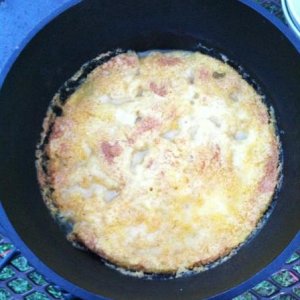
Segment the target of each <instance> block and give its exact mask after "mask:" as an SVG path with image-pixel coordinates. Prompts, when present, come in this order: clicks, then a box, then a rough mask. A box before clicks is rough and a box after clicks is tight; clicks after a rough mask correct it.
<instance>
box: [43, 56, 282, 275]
mask: <svg viewBox="0 0 300 300" xmlns="http://www.w3.org/2000/svg"><path fill="white" fill-rule="evenodd" d="M62 109H63V114H62V116H60V117H57V118H56V119H55V121H54V120H53V115H51V114H49V115H48V119H47V120H46V121H45V124H44V128H45V130H46V131H49V126H50V125H49V124H48V123H51V122H54V125H53V128H52V131H51V134H50V138H49V143H48V145H47V146H46V147H45V150H44V152H45V153H46V154H47V156H48V157H49V162H48V164H47V174H45V173H44V172H43V170H42V168H41V164H40V163H38V179H39V182H40V184H41V187H42V189H43V191H44V197H45V199H46V202H47V203H49V202H50V204H52V205H53V206H52V208H53V207H55V210H57V211H58V212H59V213H60V214H61V215H62V216H64V217H65V218H66V219H67V220H68V219H69V220H72V222H73V224H74V228H73V238H74V237H75V238H76V239H77V240H78V241H80V242H82V243H83V244H84V245H85V246H86V247H87V248H88V249H90V250H91V251H93V252H95V253H97V254H99V255H100V256H102V257H104V258H105V259H107V260H109V261H111V262H113V263H115V264H117V265H119V266H123V267H125V268H129V269H134V270H139V271H140V270H141V271H145V272H158V273H167V272H176V271H178V270H182V269H191V268H194V267H198V266H203V265H206V264H208V263H211V262H214V261H216V260H217V259H218V258H220V257H224V256H225V255H227V254H229V253H230V251H231V250H232V249H234V248H235V247H237V246H238V245H239V244H240V243H242V242H243V241H245V239H246V238H247V237H248V236H249V234H250V233H251V232H252V231H253V230H254V228H255V227H256V225H257V223H258V221H259V220H260V218H261V216H262V214H263V213H264V212H265V211H266V209H267V207H268V205H269V203H270V201H271V199H272V195H273V193H274V190H275V187H276V184H277V178H278V172H279V164H278V162H279V143H278V140H277V137H276V135H275V130H274V124H273V120H272V119H271V118H270V116H269V114H268V111H267V108H266V107H265V105H264V104H263V103H262V101H261V97H260V96H259V95H258V94H257V93H256V92H255V91H254V89H253V88H252V87H250V85H248V84H247V83H246V82H245V81H244V80H243V79H242V78H241V77H240V76H239V75H238V74H237V73H236V72H235V71H234V70H233V69H232V68H231V67H229V66H228V65H226V64H224V63H222V62H220V61H217V60H215V59H213V58H211V57H208V56H205V55H202V54H200V53H194V54H192V53H188V52H179V51H177V52H170V53H159V52H153V53H151V54H150V55H148V56H147V57H143V58H139V57H138V56H137V55H136V54H135V53H133V52H128V53H125V54H120V55H117V56H116V57H114V58H112V59H110V60H109V61H108V62H107V63H104V64H103V65H101V66H99V67H98V68H96V69H95V70H94V71H93V72H92V73H91V74H89V76H88V78H87V80H86V81H85V82H84V83H83V84H82V85H81V87H80V88H79V89H78V90H77V91H76V92H75V93H74V94H72V95H71V96H70V97H69V99H68V100H67V102H66V104H65V105H64V106H63V107H62ZM38 157H39V160H38V161H41V157H42V154H41V153H39V155H38ZM46 186H51V188H53V190H54V191H53V193H52V194H51V199H50V198H49V194H47V193H45V190H46ZM46 194H47V195H48V196H47V195H46Z"/></svg>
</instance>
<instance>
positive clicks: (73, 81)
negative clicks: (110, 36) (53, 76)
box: [58, 49, 127, 104]
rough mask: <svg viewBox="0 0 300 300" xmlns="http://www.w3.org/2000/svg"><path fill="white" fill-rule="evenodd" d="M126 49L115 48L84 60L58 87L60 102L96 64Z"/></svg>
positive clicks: (98, 64) (73, 90)
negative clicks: (73, 73) (77, 69)
mask: <svg viewBox="0 0 300 300" xmlns="http://www.w3.org/2000/svg"><path fill="white" fill-rule="evenodd" d="M126 51H127V50H122V49H116V50H113V51H111V52H108V53H106V54H104V55H99V56H98V57H96V58H93V59H92V60H90V61H88V62H86V63H85V64H84V65H83V66H82V67H81V68H80V70H79V71H78V72H77V73H76V74H75V75H73V76H72V77H71V78H70V79H68V80H67V81H66V82H65V83H64V84H63V85H62V86H61V87H60V88H59V90H58V95H59V100H60V102H61V104H65V102H66V100H67V99H68V98H69V97H70V96H71V95H72V94H73V93H74V92H75V91H76V90H77V89H78V87H79V86H80V85H81V84H82V83H84V81H85V80H86V78H87V76H88V75H89V73H91V72H92V71H93V70H94V69H96V68H97V67H98V66H100V65H102V64H104V63H106V62H107V61H109V60H110V59H111V58H112V57H114V56H117V55H119V54H121V53H125V52H126Z"/></svg>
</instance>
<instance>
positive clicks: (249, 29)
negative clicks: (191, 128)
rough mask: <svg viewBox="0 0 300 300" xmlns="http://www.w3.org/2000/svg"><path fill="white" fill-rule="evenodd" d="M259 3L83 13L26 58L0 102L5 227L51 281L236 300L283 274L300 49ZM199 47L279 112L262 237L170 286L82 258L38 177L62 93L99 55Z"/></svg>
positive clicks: (295, 197)
mask: <svg viewBox="0 0 300 300" xmlns="http://www.w3.org/2000/svg"><path fill="white" fill-rule="evenodd" d="M251 3H252V1H251V0H249V1H246V0H243V1H236V0H227V1H221V0H197V1H196V0H187V1H175V0H173V1H159V0H152V1H146V0H141V1H133V0H126V1H109V0H98V1H97V0H95V1H83V2H81V3H79V4H77V5H75V6H74V7H72V8H71V9H68V10H67V11H66V12H64V13H62V14H61V15H60V16H59V17H57V18H56V19H54V20H53V21H52V22H51V23H50V24H49V25H47V26H46V27H45V28H43V29H42V30H41V31H40V32H39V33H38V34H37V35H36V36H35V37H34V38H33V39H32V40H31V41H30V42H29V43H28V45H27V46H26V48H25V49H24V50H23V51H22V53H21V55H20V56H19V57H18V59H17V60H16V62H15V63H14V65H13V67H12V68H11V70H10V72H9V74H8V76H7V77H6V79H5V81H4V84H3V87H2V90H1V94H0V97H1V98H0V104H1V106H0V107H1V109H0V198H1V201H2V208H1V222H2V223H3V224H4V225H5V227H6V229H7V230H8V232H9V234H10V237H11V238H12V240H13V241H14V242H15V243H16V245H17V246H18V247H19V248H20V249H21V251H22V252H23V253H24V254H25V255H26V256H27V257H28V258H29V260H30V261H31V263H32V264H33V265H35V266H36V267H37V268H38V269H39V271H40V272H42V273H44V274H45V275H46V276H47V277H48V278H50V280H53V281H54V282H55V283H58V284H60V285H61V286H63V287H64V288H66V289H67V290H68V291H70V292H72V293H74V294H75V295H76V296H79V297H81V298H84V299H103V298H112V299H131V300H134V299H137V300H143V299H149V300H150V299H202V298H208V297H214V296H217V295H219V296H217V297H218V298H221V299H229V298H230V297H232V296H234V295H235V294H236V293H238V292H240V291H241V289H242V288H244V287H245V286H246V284H244V285H242V286H240V287H239V288H235V289H233V288H234V287H235V286H238V285H239V284H241V283H242V282H244V281H246V280H247V279H249V278H251V277H252V276H254V275H255V274H256V273H258V272H260V273H259V275H258V276H256V277H254V278H256V279H254V280H252V281H251V283H252V284H254V283H255V282H256V281H257V280H258V279H259V278H260V279H261V277H259V276H262V275H266V274H268V272H269V273H270V272H271V271H272V270H274V266H275V265H276V264H275V265H274V263H272V262H273V261H274V259H275V258H276V257H278V256H279V255H280V254H281V255H280V256H279V260H278V259H277V263H278V262H280V258H281V261H282V259H283V258H284V257H285V256H286V255H288V253H290V252H291V249H292V248H293V247H294V246H295V244H297V243H298V244H300V235H299V234H298V236H297V237H296V238H295V236H296V234H297V233H298V231H299V228H300V221H299V219H300V196H299V186H300V168H299V167H300V56H299V52H298V51H299V49H300V46H299V43H298V44H296V43H297V42H296V41H294V40H293V39H292V37H291V36H290V35H289V33H287V32H284V31H283V25H282V26H281V25H279V23H278V22H276V21H274V20H273V19H272V18H271V17H268V18H269V19H270V20H271V21H272V22H273V24H272V22H270V21H268V20H267V19H266V18H264V17H263V16H262V15H261V14H259V13H258V12H257V11H255V10H254V9H253V8H255V7H256V6H255V5H254V4H251ZM245 4H248V5H250V6H252V9H251V8H250V7H249V6H247V5H245ZM261 13H263V14H265V13H264V12H262V11H261ZM275 25H276V26H275ZM199 43H201V44H202V45H206V46H208V47H211V48H213V49H214V51H212V52H211V53H212V54H213V55H214V53H218V52H222V53H224V54H226V55H227V56H228V57H229V58H230V59H231V60H232V61H234V62H235V63H234V65H235V66H237V65H239V64H240V65H242V66H243V67H244V68H245V70H246V71H247V72H248V74H249V75H250V78H252V79H255V82H256V83H255V84H254V85H255V87H256V88H258V86H260V88H261V89H262V91H263V92H264V94H265V95H266V102H267V104H268V105H272V106H273V107H274V110H275V114H276V116H277V121H278V128H279V134H280V139H281V142H282V148H283V161H284V164H283V176H284V177H283V183H282V187H281V189H280V191H279V192H278V197H277V200H276V203H275V205H274V209H273V212H272V213H271V216H270V218H269V220H268V221H267V223H266V224H265V226H263V228H262V229H261V230H260V232H258V233H257V234H256V236H255V237H254V238H252V240H251V241H249V242H248V243H247V244H246V245H244V246H243V247H242V248H241V249H240V250H239V251H238V253H237V254H236V255H234V256H233V257H232V258H231V259H230V260H228V261H226V262H225V263H223V264H220V265H218V266H217V267H215V268H212V269H211V270H209V271H206V272H203V273H200V274H198V275H194V276H189V277H185V278H178V279H171V280H162V279H161V278H158V279H154V280H145V279H138V278H133V277H129V276H125V275H122V274H120V273H118V272H117V271H114V270H112V269H110V268H108V267H106V266H105V265H104V264H103V263H102V262H101V261H99V259H98V258H97V257H96V256H94V255H90V254H88V253H85V252H81V251H79V250H76V249H75V248H73V247H72V246H71V245H70V243H68V242H67V241H66V239H65V237H64V235H63V233H62V232H61V231H60V230H59V228H58V226H57V225H56V224H55V223H54V222H53V220H52V218H51V217H50V215H49V213H48V211H47V209H46V207H45V205H44V203H43V201H42V198H41V195H40V191H39V186H38V184H37V179H36V170H35V166H34V160H35V157H34V153H35V146H36V143H37V141H38V139H39V134H40V132H41V124H42V121H43V118H44V116H45V113H46V109H47V106H48V104H49V101H50V99H51V98H52V97H53V95H54V94H55V92H56V91H57V90H58V88H59V87H60V86H61V85H62V83H63V82H65V81H66V80H67V79H68V78H70V77H71V76H72V75H73V74H74V73H75V71H77V70H78V69H79V68H80V66H81V65H82V64H83V63H84V62H86V61H88V60H90V59H92V58H93V57H95V56H97V55H98V54H99V53H103V52H106V51H108V50H113V49H116V48H122V49H125V50H126V49H132V50H135V51H146V50H151V49H184V50H192V51H195V50H197V49H199ZM297 47H298V50H297ZM200 48H201V47H200ZM201 49H202V51H203V47H202V48H201ZM248 79H249V78H248ZM252 83H253V82H252ZM294 238H295V239H294ZM293 239H294V241H293V242H292V243H291V241H292V240H293ZM288 245H289V246H288ZM284 249H286V250H285V251H284ZM282 253H283V254H282ZM270 263H272V264H271V267H269V268H268V269H266V266H268V265H269V264H270ZM261 270H263V271H261ZM248 282H249V281H248ZM228 290H229V292H227V293H225V294H224V292H225V291H228ZM222 293H223V294H222Z"/></svg>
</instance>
